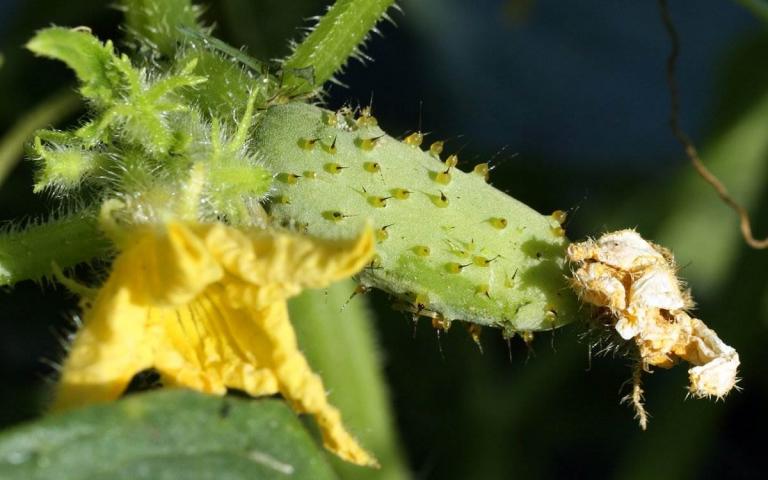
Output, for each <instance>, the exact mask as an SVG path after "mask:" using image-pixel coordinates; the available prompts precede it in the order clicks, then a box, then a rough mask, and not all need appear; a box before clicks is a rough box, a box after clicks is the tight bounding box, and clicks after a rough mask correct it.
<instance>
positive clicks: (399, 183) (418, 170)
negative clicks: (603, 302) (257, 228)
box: [255, 103, 576, 335]
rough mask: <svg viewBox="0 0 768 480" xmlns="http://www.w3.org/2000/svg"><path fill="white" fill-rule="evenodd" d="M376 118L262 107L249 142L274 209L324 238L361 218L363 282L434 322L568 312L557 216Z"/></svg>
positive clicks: (536, 323) (483, 170) (538, 317)
mask: <svg viewBox="0 0 768 480" xmlns="http://www.w3.org/2000/svg"><path fill="white" fill-rule="evenodd" d="M376 123H377V122H376V120H375V118H374V117H372V116H370V114H369V112H368V111H365V110H364V111H363V114H362V115H360V116H359V117H357V118H354V116H353V115H352V112H351V111H340V112H330V111H326V110H323V109H320V108H318V107H315V106H311V105H307V104H302V103H291V104H287V105H281V106H275V107H272V108H270V109H269V110H268V111H267V112H266V113H265V114H264V115H262V117H261V119H260V121H259V124H258V125H257V128H256V129H255V147H256V149H257V150H258V151H259V152H260V153H261V155H262V156H263V157H264V160H265V162H266V163H267V165H268V166H269V167H270V168H271V169H272V171H273V172H275V173H276V181H275V182H274V185H275V187H274V193H273V196H272V203H271V206H270V213H271V215H272V217H273V218H274V219H275V220H276V221H278V222H280V223H282V224H285V225H291V226H293V227H296V228H300V229H304V230H306V231H307V232H308V233H310V234H313V235H317V236H320V237H325V238H342V237H350V236H353V235H355V234H356V233H358V232H359V231H360V230H361V229H362V228H363V227H364V225H365V224H366V223H367V222H371V223H372V224H373V228H374V229H375V230H376V232H377V238H378V245H377V255H376V257H375V258H374V261H373V262H372V263H371V265H369V266H368V267H367V268H365V269H364V270H363V271H362V272H361V274H360V282H361V284H362V285H363V286H365V287H376V288H380V289H382V290H384V291H386V292H388V293H390V294H392V295H394V296H396V297H397V298H398V299H399V300H400V301H401V304H400V305H401V306H402V307H403V308H404V309H405V310H407V311H410V312H411V313H413V314H414V315H416V316H418V315H421V316H428V317H431V318H432V319H433V320H434V321H436V322H437V323H438V324H440V322H443V326H445V325H447V324H449V323H450V321H452V320H465V321H468V322H473V323H476V324H480V325H489V326H495V327H499V328H501V329H503V332H504V333H505V334H506V335H512V334H514V333H515V332H528V331H538V330H550V329H553V328H556V327H558V326H561V325H563V324H565V323H568V322H569V321H571V320H573V319H574V317H575V311H576V301H575V298H574V296H573V294H572V293H571V291H570V289H569V287H568V284H567V280H566V274H567V270H566V265H565V248H566V246H567V243H568V242H567V239H566V238H565V236H564V232H563V228H562V226H561V222H562V220H563V218H562V217H563V214H562V212H556V213H555V214H553V215H551V216H543V215H540V214H539V213H537V212H535V211H534V210H532V209H531V208H529V207H528V206H526V205H524V204H522V203H520V202H518V201H517V200H515V199H514V198H511V197H509V196H508V195H506V194H504V193H503V192H500V191H499V190H497V189H495V188H493V187H492V186H490V185H488V183H487V182H486V180H487V173H488V172H487V165H484V164H481V165H480V166H478V167H477V168H475V170H474V171H473V172H471V173H464V172H462V171H460V170H458V169H457V168H456V166H455V163H456V162H455V159H456V157H455V156H452V157H448V159H447V160H446V161H445V162H443V161H441V160H440V158H439V155H440V151H441V150H442V148H441V146H442V145H441V144H439V143H438V144H434V145H433V147H432V148H431V149H430V150H429V151H426V152H425V151H422V150H421V149H420V148H419V145H420V143H421V138H422V137H421V134H420V133H416V134H413V135H411V136H409V137H407V138H406V140H405V141H403V142H401V141H399V140H396V139H394V138H392V137H390V136H388V135H386V134H385V133H384V132H383V131H382V130H381V129H380V128H379V127H378V126H377V124H376Z"/></svg>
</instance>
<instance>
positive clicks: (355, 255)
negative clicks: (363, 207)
mask: <svg viewBox="0 0 768 480" xmlns="http://www.w3.org/2000/svg"><path fill="white" fill-rule="evenodd" d="M122 240H123V241H121V243H122V244H123V245H124V248H123V250H122V252H121V253H120V255H119V256H118V257H117V259H116V260H115V262H114V265H113V268H112V272H111V274H110V276H109V278H108V279H107V281H106V283H105V284H104V285H103V286H102V287H101V289H100V290H99V291H98V293H97V294H96V296H95V298H94V299H93V300H92V302H91V305H89V306H88V307H87V310H86V312H85V315H84V318H83V327H82V329H81V330H80V331H79V332H78V333H77V335H76V337H75V339H74V342H73V343H72V346H71V350H70V352H69V356H68V357H67V359H66V361H65V362H64V365H63V369H62V373H61V380H60V382H59V384H58V386H57V390H56V394H55V400H54V405H53V409H54V410H61V409H67V408H72V407H75V406H79V405H83V404H87V403H93V402H104V401H109V400H113V399H115V398H117V397H119V396H120V395H121V394H122V392H123V391H124V390H125V388H126V386H127V385H128V383H129V382H130V381H131V378H132V377H133V376H134V375H135V374H136V373H137V372H140V371H142V370H145V369H148V368H154V369H156V370H157V371H158V372H159V373H160V375H161V376H162V378H163V381H164V383H165V384H167V385H173V386H178V387H183V388H190V389H194V390H198V391H201V392H206V393H212V394H217V395H223V394H225V393H226V391H227V388H233V389H239V390H243V391H245V392H247V393H248V394H250V395H254V396H259V395H272V394H276V393H280V394H282V395H283V397H285V399H286V400H287V401H288V402H289V403H290V404H291V405H292V406H293V408H294V409H295V410H296V411H297V412H301V413H309V414H312V415H314V416H315V418H316V420H317V422H318V424H319V426H320V430H321V432H322V436H323V442H324V444H325V446H326V448H328V449H329V450H331V451H332V452H334V453H335V454H336V455H338V456H339V457H341V458H343V459H344V460H347V461H349V462H353V463H356V464H360V465H370V466H373V465H376V460H375V459H374V458H373V457H372V456H371V455H370V454H368V453H367V452H366V451H365V450H363V449H362V448H361V447H360V446H359V445H358V444H357V442H356V440H355V439H354V438H353V437H352V436H351V435H350V434H349V433H348V432H347V431H346V430H345V428H344V426H343V425H342V423H341V415H340V413H339V411H338V410H337V409H336V408H334V407H333V406H331V405H330V404H329V403H328V401H327V399H326V394H325V390H324V387H323V383H322V380H321V379H320V377H319V376H318V375H316V374H314V373H313V372H312V370H311V369H310V367H309V365H308V364H307V361H306V359H305V358H304V356H303V355H302V353H301V352H300V351H299V349H298V345H297V342H296V334H295V332H294V330H293V326H292V325H291V323H290V321H289V319H288V310H287V304H286V300H287V299H288V298H289V297H291V296H294V295H296V294H297V293H299V292H300V291H301V290H302V289H304V288H320V287H324V286H327V285H328V284H330V283H332V282H333V281H335V280H338V279H342V278H345V277H349V276H350V275H353V274H355V273H356V272H358V271H359V270H360V269H361V268H363V266H364V265H365V264H366V263H368V262H369V261H370V259H371V257H372V255H373V249H374V240H373V235H372V232H371V230H370V228H368V229H366V230H365V232H364V233H363V234H362V235H361V236H360V237H359V238H357V239H354V240H351V241H335V242H330V241H321V240H318V239H312V238H310V237H306V236H301V235H297V234H289V233H284V232H275V231H270V230H261V229H251V230H239V229H236V228H233V227H230V226H226V225H223V224H220V223H211V224H184V223H179V222H175V223H169V224H166V225H163V226H157V225H144V226H139V227H135V230H134V231H132V232H130V233H129V234H128V236H127V237H125V238H123V239H122Z"/></svg>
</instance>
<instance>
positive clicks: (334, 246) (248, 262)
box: [206, 226, 375, 297]
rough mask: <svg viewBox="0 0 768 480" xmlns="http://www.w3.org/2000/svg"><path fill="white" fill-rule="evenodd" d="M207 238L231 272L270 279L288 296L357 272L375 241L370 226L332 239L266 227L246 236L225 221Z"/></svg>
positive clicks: (260, 281) (258, 280)
mask: <svg viewBox="0 0 768 480" xmlns="http://www.w3.org/2000/svg"><path fill="white" fill-rule="evenodd" d="M206 243H207V245H208V248H209V250H210V251H211V253H212V254H213V255H214V256H215V257H216V258H217V259H218V261H219V262H220V263H221V265H222V266H223V267H224V268H225V269H226V270H227V271H228V272H230V273H231V274H233V275H236V276H238V277H240V278H242V279H243V280H245V281H246V282H248V283H250V284H252V285H256V286H264V285H267V284H269V285H270V286H271V287H272V288H275V289H278V291H277V292H275V294H278V293H282V296H283V297H289V296H293V295H295V294H297V293H298V292H299V291H300V290H301V289H302V288H321V287H325V286H327V285H329V284H331V283H332V282H334V281H336V280H340V279H342V278H347V277H349V276H351V275H354V274H355V273H357V272H359V271H360V270H361V269H362V268H363V267H364V266H365V265H366V264H367V263H368V262H370V260H371V258H372V256H373V252H374V245H375V243H374V238H373V232H372V231H371V229H370V228H366V229H365V231H364V232H363V233H362V234H361V235H360V236H359V237H358V238H356V239H352V240H334V241H331V240H322V239H317V238H311V237H307V236H305V235H299V234H292V233H285V232H270V231H264V230H253V231H250V232H248V234H247V235H246V234H244V233H241V232H239V231H238V230H236V229H233V228H228V227H224V226H218V227H216V228H212V229H211V230H210V231H209V232H208V235H207V236H206Z"/></svg>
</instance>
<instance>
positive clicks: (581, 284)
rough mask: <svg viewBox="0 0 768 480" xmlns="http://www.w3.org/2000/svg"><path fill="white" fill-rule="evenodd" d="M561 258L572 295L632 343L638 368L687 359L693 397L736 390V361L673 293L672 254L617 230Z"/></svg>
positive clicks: (677, 287) (676, 290)
mask: <svg viewBox="0 0 768 480" xmlns="http://www.w3.org/2000/svg"><path fill="white" fill-rule="evenodd" d="M568 258H569V260H570V261H571V262H573V264H574V265H575V269H574V271H573V277H572V285H573V288H574V290H575V291H576V292H577V294H578V295H579V296H580V297H581V299H582V301H584V302H586V303H589V304H592V305H595V306H597V307H598V308H600V309H601V310H603V311H604V312H605V313H607V314H608V316H609V318H611V323H612V324H611V326H612V327H613V329H615V331H616V332H617V333H618V335H619V336H620V337H621V338H622V339H624V340H626V341H633V343H634V345H635V346H636V348H637V351H638V354H639V357H640V362H641V363H640V367H642V369H643V370H648V369H650V367H652V366H658V367H663V368H670V367H672V366H673V365H674V364H676V363H677V362H678V361H679V360H685V361H687V362H688V363H690V364H692V365H693V367H691V368H690V369H689V370H688V375H689V383H690V384H689V387H688V389H689V392H690V394H691V395H693V396H694V397H697V398H701V397H715V398H722V397H724V396H725V395H727V394H728V393H729V392H730V391H731V390H732V389H733V388H734V387H735V386H736V383H737V381H738V379H737V370H738V366H739V355H738V353H737V352H736V350H734V349H733V348H732V347H730V346H728V345H726V344H725V343H724V342H723V341H722V340H720V338H719V337H718V336H717V334H716V333H715V331H714V330H712V329H710V328H708V327H707V326H706V325H705V324H704V322H702V321H701V320H699V319H697V318H692V317H691V316H690V315H689V314H688V310H689V309H690V308H691V307H692V306H693V301H692V300H691V297H690V294H689V293H688V292H687V291H685V290H683V289H682V287H681V285H682V282H681V281H680V280H679V279H678V277H677V273H676V272H677V266H676V265H675V260H674V257H673V255H672V252H670V251H669V250H667V249H666V248H664V247H661V246H659V245H655V244H653V243H651V242H648V241H647V240H645V239H643V238H642V237H641V236H640V235H639V234H638V233H637V232H635V231H633V230H621V231H617V232H612V233H607V234H605V235H603V236H601V237H600V238H598V239H597V240H587V241H584V242H581V243H574V244H572V245H570V246H569V247H568ZM639 381H640V379H639V375H635V378H634V384H635V385H634V389H635V391H636V392H637V391H639V392H640V393H639V394H636V395H635V398H634V399H633V403H634V406H635V409H636V411H637V416H638V417H639V418H640V421H641V425H642V426H643V427H644V423H645V421H646V420H645V418H646V415H645V410H644V408H643V405H642V402H641V399H642V397H641V393H642V390H639V388H640V387H639Z"/></svg>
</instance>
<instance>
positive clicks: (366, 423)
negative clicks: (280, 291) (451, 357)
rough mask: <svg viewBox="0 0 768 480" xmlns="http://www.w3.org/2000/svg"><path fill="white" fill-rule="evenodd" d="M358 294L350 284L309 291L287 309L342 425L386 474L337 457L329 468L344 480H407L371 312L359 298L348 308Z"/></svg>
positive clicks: (339, 284) (304, 350)
mask: <svg viewBox="0 0 768 480" xmlns="http://www.w3.org/2000/svg"><path fill="white" fill-rule="evenodd" d="M354 289H355V285H354V283H353V282H352V281H346V282H341V283H337V284H335V285H333V286H331V287H330V288H329V289H327V290H324V291H323V290H310V291H305V292H304V293H302V294H301V295H300V296H299V297H297V298H294V299H293V300H291V302H290V304H289V305H290V311H291V320H292V322H293V324H294V325H295V326H296V330H297V334H298V337H299V343H300V345H301V348H302V350H303V352H304V353H305V354H306V356H307V359H308V361H309V363H310V365H312V368H313V369H315V371H317V372H318V373H319V374H320V376H321V377H322V378H323V382H324V383H325V386H326V389H327V390H328V391H329V392H331V395H330V400H331V402H332V403H333V404H334V405H336V406H337V407H338V408H339V409H340V410H341V413H342V418H343V420H344V424H345V425H346V426H347V427H349V428H350V430H351V431H352V432H354V433H355V434H356V435H357V436H358V437H359V439H360V442H361V444H362V445H363V447H365V448H366V449H369V450H370V451H371V452H373V454H374V455H375V456H376V457H377V459H378V460H379V462H380V463H381V465H382V468H381V469H380V470H374V469H363V468H359V467H356V466H354V465H350V464H347V463H344V462H342V461H337V459H335V457H334V458H332V459H331V462H332V463H333V464H334V467H335V468H336V470H337V472H338V473H339V474H340V476H341V478H343V479H344V480H351V479H366V480H372V479H376V480H400V479H404V478H408V477H409V475H408V474H407V473H406V470H405V467H404V463H403V460H402V457H401V454H400V449H399V448H398V441H397V435H396V434H395V431H394V425H393V420H392V411H391V407H390V405H389V399H388V398H387V390H386V385H385V383H384V379H383V377H382V374H381V366H380V364H379V362H378V356H377V355H376V342H375V338H374V331H373V322H372V319H371V315H370V312H369V310H368V308H367V306H366V305H365V303H364V302H363V299H361V298H355V299H353V300H352V301H350V302H349V303H348V304H347V305H346V307H344V304H345V303H346V302H347V300H348V299H349V296H350V294H351V293H352V292H353V291H354ZM342 308H343V310H342Z"/></svg>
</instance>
